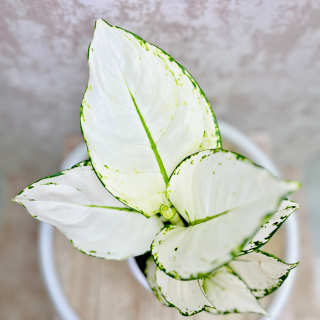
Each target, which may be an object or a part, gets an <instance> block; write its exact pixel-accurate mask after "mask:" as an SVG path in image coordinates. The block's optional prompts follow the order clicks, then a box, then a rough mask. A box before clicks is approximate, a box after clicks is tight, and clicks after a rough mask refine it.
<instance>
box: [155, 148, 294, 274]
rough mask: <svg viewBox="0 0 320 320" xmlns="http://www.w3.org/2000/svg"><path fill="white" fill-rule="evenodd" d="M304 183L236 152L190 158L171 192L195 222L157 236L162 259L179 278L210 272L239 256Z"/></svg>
mask: <svg viewBox="0 0 320 320" xmlns="http://www.w3.org/2000/svg"><path fill="white" fill-rule="evenodd" d="M299 187H300V184H299V183H297V182H294V181H285V180H281V179H278V178H276V177H274V176H273V175H272V174H271V173H269V172H268V171H267V170H266V169H264V168H261V167H259V166H256V165H255V164H253V163H252V162H251V161H249V160H247V159H246V158H244V157H242V156H240V155H238V154H235V153H232V152H230V151H224V150H206V151H202V152H199V153H197V154H194V155H192V156H190V157H188V158H187V159H185V160H184V161H183V162H182V163H181V164H180V165H179V166H178V167H177V169H176V170H175V171H174V173H173V175H172V176H171V178H170V185H169V187H168V195H169V199H170V201H171V202H172V204H173V205H174V207H175V208H176V209H177V210H178V212H179V213H180V214H181V215H182V216H183V217H184V219H185V220H186V221H187V222H188V223H189V226H188V227H179V226H168V227H166V228H164V229H163V230H162V231H161V232H160V233H159V234H158V235H157V236H156V238H155V240H154V241H153V243H152V246H151V253H152V255H153V257H154V260H155V262H156V264H157V265H158V267H159V268H160V269H161V270H162V271H164V272H166V273H167V274H168V275H170V276H172V277H174V278H176V279H184V280H188V279H199V278H201V277H205V276H207V275H208V274H210V273H211V272H212V271H214V270H215V269H217V268H218V267H220V266H222V265H224V264H225V263H227V262H229V261H231V260H232V259H233V258H234V257H235V256H237V255H238V254H239V253H240V252H241V250H242V249H243V247H244V245H245V244H246V243H247V241H248V240H249V239H250V238H251V237H253V235H254V234H255V233H256V232H257V231H258V229H259V228H260V227H261V225H262V224H263V222H264V219H266V218H267V217H268V218H269V217H270V216H271V215H272V214H273V213H274V212H275V211H276V210H277V208H278V207H279V203H280V201H281V199H282V198H283V197H285V196H286V195H287V194H289V193H291V192H292V191H294V190H296V189H298V188H299Z"/></svg>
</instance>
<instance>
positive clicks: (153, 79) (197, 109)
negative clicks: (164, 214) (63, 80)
mask: <svg viewBox="0 0 320 320" xmlns="http://www.w3.org/2000/svg"><path fill="white" fill-rule="evenodd" d="M88 59H89V67H90V78H89V82H88V87H87V90H86V92H85V95H84V98H83V102H82V107H81V127H82V131H83V135H84V138H85V141H86V143H87V147H88V153H89V156H90V158H91V161H92V165H93V167H94V169H95V171H96V172H97V175H98V176H99V178H100V180H101V181H102V183H103V184H104V186H105V187H106V188H107V189H108V190H109V191H110V192H111V193H112V194H113V195H114V196H115V197H117V198H118V199H119V200H120V201H121V202H123V203H125V204H126V205H128V206H130V207H132V208H134V209H135V210H137V211H140V212H141V213H143V214H144V215H145V216H147V217H150V216H152V215H154V214H155V213H157V212H158V211H159V207H160V205H161V204H168V201H167V199H166V195H165V192H166V186H167V184H168V182H169V177H170V175H171V173H172V172H173V170H174V169H175V167H176V166H177V164H178V163H179V162H180V161H181V160H182V159H184V158H185V157H187V156H188V155H190V154H192V153H194V152H197V151H199V150H204V149H207V148H217V147H220V146H221V142H220V133H219V129H218V126H217V124H216V121H215V117H214V115H213V113H212V110H211V107H210V105H209V103H208V101H207V99H206V97H205V95H204V93H203V92H202V90H201V89H200V87H199V86H198V84H197V83H196V81H195V80H194V79H193V78H192V76H191V75H190V73H189V72H188V71H186V70H185V69H184V68H183V67H182V66H181V65H179V64H178V63H177V62H176V61H175V60H174V59H173V58H172V57H170V56H169V55H168V54H167V53H165V52H164V51H162V50H161V49H159V48H157V47H155V46H153V45H151V44H149V43H147V42H145V41H144V40H142V39H141V38H139V37H138V36H136V35H134V34H133V33H131V32H128V31H126V30H123V29H120V28H118V27H114V26H110V25H109V24H107V23H106V22H105V21H103V20H97V22H96V27H95V33H94V38H93V41H92V43H91V45H90V47H89V53H88Z"/></svg>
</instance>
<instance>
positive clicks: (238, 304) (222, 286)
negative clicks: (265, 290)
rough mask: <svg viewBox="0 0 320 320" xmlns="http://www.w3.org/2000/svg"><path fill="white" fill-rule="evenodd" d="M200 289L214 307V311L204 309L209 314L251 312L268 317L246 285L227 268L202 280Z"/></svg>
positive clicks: (222, 268)
mask: <svg viewBox="0 0 320 320" xmlns="http://www.w3.org/2000/svg"><path fill="white" fill-rule="evenodd" d="M202 288H203V291H204V293H205V295H206V297H207V299H208V300H209V301H210V302H211V303H212V304H213V305H214V306H215V309H213V308H206V311H208V312H210V313H214V314H225V313H245V312H252V313H259V314H262V315H268V314H267V312H266V311H265V310H264V309H263V308H262V307H261V306H260V304H259V303H258V301H257V299H256V298H255V296H254V295H253V294H252V293H251V291H250V290H249V289H248V287H247V286H246V284H245V283H244V282H243V281H242V280H241V279H239V277H238V276H237V275H236V274H234V273H233V272H232V270H231V269H230V268H228V267H221V268H219V269H218V270H217V271H216V272H215V273H213V274H212V275H210V276H209V277H208V278H206V279H204V282H203V284H202Z"/></svg>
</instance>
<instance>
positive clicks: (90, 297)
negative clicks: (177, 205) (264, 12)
mask: <svg viewBox="0 0 320 320" xmlns="http://www.w3.org/2000/svg"><path fill="white" fill-rule="evenodd" d="M254 138H255V140H256V142H258V143H259V144H260V145H261V146H262V147H263V148H264V149H265V151H266V152H268V153H269V154H270V146H269V143H268V137H267V136H265V135H263V134H262V135H261V134H260V135H259V134H255V136H254ZM73 141H74V142H77V141H78V140H77V139H76V137H74V138H70V139H69V140H68V141H67V148H68V149H69V148H73V147H74V146H75V143H74V142H73ZM224 147H225V148H226V149H229V150H231V149H233V150H234V151H239V150H235V149H234V148H233V146H232V145H230V144H228V143H227V142H226V141H225V142H224ZM54 241H55V258H56V265H57V270H58V274H59V276H60V280H61V283H62V286H63V288H64V291H65V294H66V296H67V298H68V300H69V301H70V303H71V305H72V306H73V308H74V310H75V311H76V312H77V313H78V315H79V316H80V317H81V319H82V320H106V319H110V320H113V319H117V320H118V319H119V320H122V319H123V320H128V319H130V320H138V319H139V320H149V319H153V320H157V319H159V320H160V319H172V320H175V319H185V317H183V316H181V315H180V314H179V312H178V311H177V310H176V309H175V308H168V307H165V306H163V305H162V304H161V303H160V302H159V301H158V300H157V298H156V297H155V296H154V295H153V294H152V293H150V292H147V291H146V290H145V289H144V288H143V287H142V286H141V285H140V284H139V283H138V282H137V281H136V280H135V279H134V277H133V276H132V274H131V273H130V270H129V268H128V265H127V262H126V261H110V260H103V259H98V258H93V257H90V256H86V255H85V254H82V253H81V252H79V251H77V250H76V249H75V248H74V247H73V246H72V245H71V244H70V243H69V241H68V240H67V238H66V237H65V236H64V235H63V234H62V233H60V232H59V231H58V230H55V235H54ZM263 250H265V251H267V252H270V253H273V254H275V255H276V256H278V257H280V258H283V255H284V246H283V230H281V229H280V231H279V232H278V233H277V234H276V235H275V236H274V237H273V238H272V240H271V241H270V242H269V243H268V244H267V245H266V246H265V247H264V248H263ZM272 297H273V295H270V296H268V297H266V298H264V299H260V302H261V304H262V305H263V306H264V307H267V306H268V304H269V303H270V301H271V299H272ZM259 318H260V316H259V315H254V314H250V315H248V314H245V315H244V314H232V315H225V316H215V315H211V314H208V313H206V312H202V313H200V314H197V315H195V316H193V317H192V319H194V320H206V319H224V320H255V319H259Z"/></svg>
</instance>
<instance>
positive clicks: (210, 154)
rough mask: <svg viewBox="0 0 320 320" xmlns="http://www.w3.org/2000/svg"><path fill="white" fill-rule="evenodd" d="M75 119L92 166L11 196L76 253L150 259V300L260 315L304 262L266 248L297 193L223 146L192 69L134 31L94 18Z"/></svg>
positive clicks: (183, 309)
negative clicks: (264, 303) (270, 297)
mask: <svg viewBox="0 0 320 320" xmlns="http://www.w3.org/2000/svg"><path fill="white" fill-rule="evenodd" d="M88 60H89V67H90V77H89V82H88V86H87V89H86V91H85V94H84V97H83V101H82V105H81V111H80V121H81V128H82V133H83V137H84V140H85V142H86V144H87V149H88V154H89V160H87V161H84V162H81V163H79V164H77V165H75V166H74V167H72V168H71V169H69V170H65V171H62V172H60V173H58V174H56V175H53V176H49V177H46V178H44V179H41V180H39V181H37V182H35V183H33V184H31V185H30V186H29V187H27V188H26V189H24V190H23V191H22V192H21V193H20V194H19V195H17V196H16V198H15V199H14V201H15V202H18V203H20V204H22V205H23V206H25V207H26V208H27V210H28V211H29V212H30V214H31V215H32V216H33V217H35V218H37V219H39V220H41V221H44V222H47V223H49V224H51V225H53V226H55V227H57V228H58V229H59V230H61V231H62V232H63V233H64V234H65V235H66V236H67V237H68V239H69V240H70V241H71V243H72V244H73V245H74V246H75V247H76V248H77V249H78V250H80V251H81V252H83V253H85V254H88V255H91V256H94V257H100V258H105V259H116V260H122V259H126V258H128V257H134V256H138V255H142V254H144V253H146V252H150V257H149V258H148V260H147V262H146V270H145V274H146V277H147V280H148V282H149V285H150V287H151V288H152V290H153V292H154V294H155V295H156V296H157V297H158V299H159V300H160V301H161V302H162V303H163V304H164V305H166V306H171V307H175V308H177V309H178V310H179V312H180V313H181V314H183V315H188V316H189V315H193V314H196V313H198V312H201V311H207V312H210V313H213V314H225V313H232V312H237V313H242V312H253V313H259V314H263V315H266V311H265V310H264V309H263V308H262V307H261V306H260V304H259V302H258V299H260V298H262V297H264V296H266V295H268V294H270V293H271V292H273V291H274V290H276V289H277V288H278V287H279V286H280V285H281V284H282V283H283V281H284V280H285V278H286V277H287V276H288V274H289V272H290V270H292V269H293V268H294V267H295V266H296V265H297V264H287V263H285V262H283V261H281V260H280V259H278V258H277V257H275V256H273V255H271V254H268V253H266V252H263V251H261V250H260V249H259V248H260V247H261V246H263V245H264V244H265V243H267V242H268V240H269V239H270V238H271V237H272V235H273V234H274V233H275V232H276V231H277V230H278V229H279V227H280V225H281V224H282V223H283V222H284V221H285V220H286V219H287V218H288V217H289V216H290V215H291V214H292V212H294V211H295V210H296V209H297V208H299V206H298V205H297V204H296V203H294V202H291V201H289V200H287V199H286V197H287V195H288V194H290V193H291V192H293V191H295V190H297V189H298V188H299V187H300V184H299V183H298V182H294V181H287V180H281V179H279V178H277V177H275V176H273V175H272V174H271V173H270V172H268V171H267V170H266V169H264V168H262V167H260V166H257V165H255V164H254V163H253V162H251V161H250V160H248V159H246V158H245V157H243V156H241V155H239V154H236V153H234V152H231V151H226V150H223V149H222V145H221V139H220V132H219V128H218V124H217V121H216V118H215V116H214V114H213V112H212V109H211V107H210V105H209V103H208V100H207V98H206V96H205V94H204V93H203V91H202V90H201V88H200V87H199V85H198V84H197V82H196V81H195V80H194V79H193V77H192V76H191V75H190V73H189V72H188V71H187V70H186V69H185V68H184V67H182V66H181V65H180V64H179V63H177V62H176V61H175V60H174V59H173V58H172V57H171V56H170V55H168V54H167V53H165V52H164V51H163V50H161V49H159V48H158V47H156V46H154V45H151V44H149V43H147V42H145V41H144V40H142V39H141V38H140V37H138V36H137V35H135V34H133V33H131V32H128V31H126V30H123V29H121V28H118V27H115V26H111V25H109V24H108V23H106V22H105V21H103V20H98V21H97V22H96V26H95V32H94V38H93V41H92V43H91V44H90V46H89V49H88Z"/></svg>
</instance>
